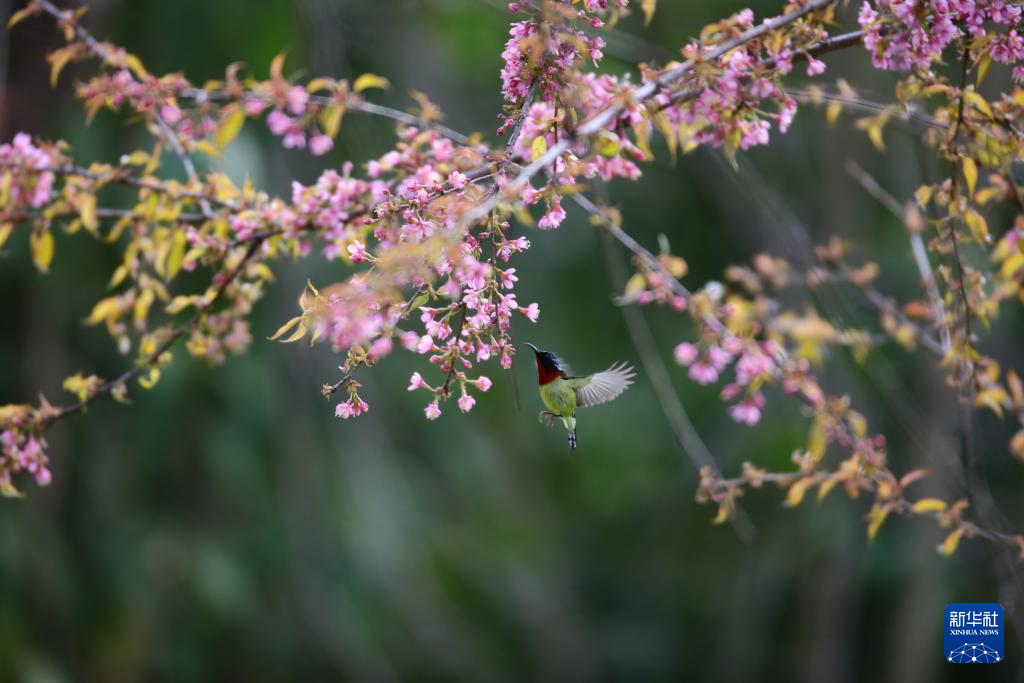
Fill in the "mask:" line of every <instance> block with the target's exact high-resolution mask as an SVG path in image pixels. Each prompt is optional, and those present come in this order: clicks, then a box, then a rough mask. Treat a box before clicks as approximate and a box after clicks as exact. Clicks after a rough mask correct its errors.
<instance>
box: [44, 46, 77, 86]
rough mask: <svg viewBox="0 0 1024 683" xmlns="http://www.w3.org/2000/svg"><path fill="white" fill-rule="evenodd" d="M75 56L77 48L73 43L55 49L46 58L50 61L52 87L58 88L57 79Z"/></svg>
mask: <svg viewBox="0 0 1024 683" xmlns="http://www.w3.org/2000/svg"><path fill="white" fill-rule="evenodd" d="M74 56H75V48H74V46H73V45H69V46H68V47H65V48H61V49H60V50H55V51H54V52H51V53H50V54H49V56H47V58H46V60H47V61H48V62H50V87H51V88H56V87H57V81H58V80H59V79H60V72H61V71H62V70H63V69H64V67H65V66H67V64H68V62H70V61H71V59H72V58H73V57H74Z"/></svg>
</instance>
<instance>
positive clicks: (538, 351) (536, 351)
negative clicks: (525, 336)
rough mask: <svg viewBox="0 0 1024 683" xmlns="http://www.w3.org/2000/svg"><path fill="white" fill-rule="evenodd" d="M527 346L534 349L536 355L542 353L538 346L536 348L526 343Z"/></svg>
mask: <svg viewBox="0 0 1024 683" xmlns="http://www.w3.org/2000/svg"><path fill="white" fill-rule="evenodd" d="M526 345H527V346H529V347H530V348H531V349H533V352H534V353H540V349H538V348H537V347H536V346H534V345H533V344H531V343H530V342H526Z"/></svg>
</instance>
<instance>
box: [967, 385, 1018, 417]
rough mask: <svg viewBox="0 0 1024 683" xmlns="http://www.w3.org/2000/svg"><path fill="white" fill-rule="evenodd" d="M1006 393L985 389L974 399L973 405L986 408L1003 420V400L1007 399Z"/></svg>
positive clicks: (999, 390) (1000, 390)
mask: <svg viewBox="0 0 1024 683" xmlns="http://www.w3.org/2000/svg"><path fill="white" fill-rule="evenodd" d="M1008 398H1009V396H1007V394H1006V392H1005V391H1003V390H1002V389H987V390H985V391H982V392H980V393H979V394H978V395H977V397H975V399H974V405H976V406H981V407H985V408H988V409H989V410H991V411H992V412H993V413H995V414H996V415H998V416H999V419H1000V420H1001V419H1003V405H1002V401H1003V399H1008Z"/></svg>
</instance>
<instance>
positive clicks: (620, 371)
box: [526, 342, 636, 449]
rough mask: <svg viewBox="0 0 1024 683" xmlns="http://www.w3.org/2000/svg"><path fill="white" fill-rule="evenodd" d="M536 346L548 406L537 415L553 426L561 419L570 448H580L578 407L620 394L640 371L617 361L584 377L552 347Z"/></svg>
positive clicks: (541, 392) (600, 401)
mask: <svg viewBox="0 0 1024 683" xmlns="http://www.w3.org/2000/svg"><path fill="white" fill-rule="evenodd" d="M526 345H527V346H529V347H530V348H531V349H533V355H534V357H535V358H536V360H537V382H538V384H539V385H540V398H541V400H542V401H543V402H544V406H545V407H546V408H547V410H542V411H541V412H540V414H539V415H538V416H537V418H538V419H539V420H540V422H541V424H543V425H544V426H546V427H550V426H551V425H553V424H554V423H555V420H556V419H561V420H562V423H563V424H564V425H565V429H566V430H567V431H568V432H569V448H571V449H575V448H576V409H577V408H589V407H590V406H596V405H599V404H601V403H606V402H608V401H611V400H612V399H613V398H616V397H618V396H619V394H621V393H622V392H623V391H625V390H626V388H627V387H629V385H630V384H632V383H633V378H634V377H636V373H635V372H634V371H633V368H632V367H630V366H629V365H627V364H626V363H616V364H614V365H612V366H611V367H610V368H608V369H607V370H605V371H604V372H595V373H594V374H592V375H585V376H582V377H577V376H573V375H571V374H570V371H569V368H568V367H567V366H566V365H565V363H563V362H562V360H561V359H560V358H559V357H558V356H556V355H555V354H554V353H552V352H550V351H543V350H541V349H538V348H537V347H536V346H534V345H533V344H531V343H529V342H527V343H526Z"/></svg>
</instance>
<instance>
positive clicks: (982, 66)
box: [975, 52, 992, 86]
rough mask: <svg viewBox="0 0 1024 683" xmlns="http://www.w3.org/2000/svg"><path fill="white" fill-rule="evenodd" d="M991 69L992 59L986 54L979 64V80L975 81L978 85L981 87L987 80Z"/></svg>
mask: <svg viewBox="0 0 1024 683" xmlns="http://www.w3.org/2000/svg"><path fill="white" fill-rule="evenodd" d="M990 68H992V57H991V56H990V55H989V54H988V53H987V52H986V53H985V56H984V57H982V58H981V61H980V62H979V63H978V79H977V81H975V82H976V83H977V85H979V86H980V85H981V82H982V81H984V80H985V76H987V75H988V70H989V69H990Z"/></svg>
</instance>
